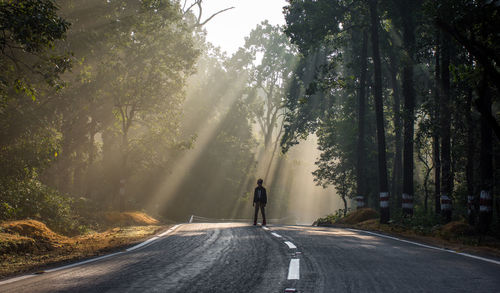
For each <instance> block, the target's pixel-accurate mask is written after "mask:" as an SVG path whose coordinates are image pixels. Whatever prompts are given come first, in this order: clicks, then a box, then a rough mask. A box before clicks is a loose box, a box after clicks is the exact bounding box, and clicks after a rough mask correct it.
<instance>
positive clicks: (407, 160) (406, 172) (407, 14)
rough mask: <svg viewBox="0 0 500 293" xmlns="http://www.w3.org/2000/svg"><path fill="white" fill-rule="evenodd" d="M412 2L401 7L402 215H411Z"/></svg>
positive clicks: (413, 96) (413, 95) (413, 93)
mask: <svg viewBox="0 0 500 293" xmlns="http://www.w3.org/2000/svg"><path fill="white" fill-rule="evenodd" d="M412 2H413V1H411V0H410V1H405V4H406V5H404V7H401V6H400V7H401V8H402V9H401V15H402V21H403V45H404V48H405V56H404V58H403V96H404V112H403V113H404V115H403V121H404V133H403V139H404V144H403V194H402V208H403V214H404V215H413V189H414V188H413V166H414V161H413V135H414V120H415V118H414V116H415V114H414V111H415V110H414V109H415V89H414V86H413V59H414V51H415V49H414V48H415V27H414V22H413V15H411V11H413V9H411V8H410V7H409V6H411V5H412Z"/></svg>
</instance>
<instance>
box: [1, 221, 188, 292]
mask: <svg viewBox="0 0 500 293" xmlns="http://www.w3.org/2000/svg"><path fill="white" fill-rule="evenodd" d="M181 225H182V224H177V225H175V226H173V227H171V228H170V229H168V230H167V231H165V232H163V233H160V234H158V235H156V236H154V237H152V238H150V239H148V240H146V241H144V242H141V243H139V244H137V245H135V246H132V247H130V248H127V249H125V251H118V252H114V253H111V254H106V255H102V256H98V257H95V258H91V259H87V260H84V261H80V262H76V263H73V264H69V265H64V266H61V267H56V268H53V269H48V270H44V271H43V272H44V273H52V272H57V271H60V270H64V269H69V268H72V267H77V266H80V265H84V264H87V263H91V262H95V261H99V260H103V259H106V258H109V257H112V256H115V255H118V254H123V253H127V252H131V251H134V250H137V249H139V248H142V247H144V246H146V245H148V244H150V243H152V242H153V241H155V240H157V239H160V238H161V237H163V236H165V235H168V234H170V233H171V232H172V231H174V230H175V229H177V228H179V227H180V226H181ZM38 275H39V274H36V273H33V274H29V275H23V276H19V277H13V278H10V279H6V280H3V281H0V286H1V285H6V284H10V283H14V282H17V281H21V280H24V279H29V278H32V277H36V276H38Z"/></svg>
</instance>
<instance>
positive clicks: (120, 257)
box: [0, 223, 500, 293]
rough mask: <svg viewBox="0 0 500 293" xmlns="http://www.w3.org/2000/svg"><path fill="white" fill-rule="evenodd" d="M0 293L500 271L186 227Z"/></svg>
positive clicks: (464, 279)
mask: <svg viewBox="0 0 500 293" xmlns="http://www.w3.org/2000/svg"><path fill="white" fill-rule="evenodd" d="M160 236H161V237H157V238H156V239H155V240H154V241H150V242H148V243H146V245H143V246H141V247H137V248H136V249H135V250H132V251H129V252H121V253H117V254H115V255H113V256H110V257H107V258H104V259H100V260H98V261H93V262H88V263H85V264H81V265H77V266H73V267H68V268H65V269H60V270H55V271H51V272H47V273H45V274H41V275H36V276H31V275H28V276H27V277H26V278H17V279H15V281H12V280H13V279H9V280H3V281H0V292H273V293H274V292H500V265H499V264H497V263H495V262H487V261H483V260H481V259H474V258H469V257H465V256H462V255H457V254H451V253H448V252H446V251H440V250H436V249H431V248H427V247H423V246H417V245H414V244H411V243H405V242H401V241H397V240H394V239H389V238H383V237H378V236H376V235H372V234H368V233H366V232H361V231H352V230H347V229H337V228H322V227H309V226H281V225H271V226H269V227H267V228H266V229H262V228H261V227H260V226H252V225H249V224H246V223H191V224H183V225H181V226H179V227H177V229H175V230H172V231H170V233H169V234H166V235H160Z"/></svg>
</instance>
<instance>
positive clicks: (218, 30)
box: [202, 0, 287, 54]
mask: <svg viewBox="0 0 500 293" xmlns="http://www.w3.org/2000/svg"><path fill="white" fill-rule="evenodd" d="M286 5H287V2H286V1H285V0H204V1H203V16H202V20H205V19H206V18H207V17H209V16H210V15H212V14H213V13H215V12H217V11H220V10H222V9H225V8H228V7H232V6H234V7H235V8H234V9H231V10H228V11H225V12H223V13H221V14H218V15H217V16H215V17H214V18H213V19H212V20H210V21H209V22H208V23H207V24H206V25H205V29H206V30H207V33H208V35H207V40H208V41H209V42H211V43H212V44H214V45H215V46H219V47H221V48H222V50H223V51H226V52H227V53H228V54H232V53H234V52H236V50H237V49H238V48H239V47H241V46H243V44H244V43H245V40H244V38H245V37H246V36H248V35H249V33H250V31H251V30H252V29H254V28H255V26H257V24H259V23H260V22H262V21H263V20H266V19H267V20H269V22H270V23H271V24H273V25H276V24H279V25H283V24H285V18H284V16H283V6H286Z"/></svg>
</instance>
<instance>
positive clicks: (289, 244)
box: [285, 241, 297, 249]
mask: <svg viewBox="0 0 500 293" xmlns="http://www.w3.org/2000/svg"><path fill="white" fill-rule="evenodd" d="M285 244H286V245H288V248H290V249H296V248H297V246H295V244H293V243H292V242H290V241H285Z"/></svg>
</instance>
